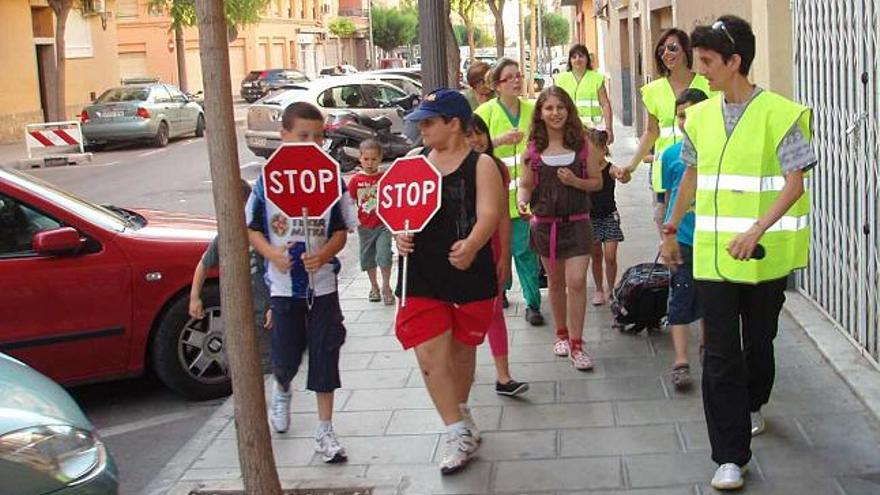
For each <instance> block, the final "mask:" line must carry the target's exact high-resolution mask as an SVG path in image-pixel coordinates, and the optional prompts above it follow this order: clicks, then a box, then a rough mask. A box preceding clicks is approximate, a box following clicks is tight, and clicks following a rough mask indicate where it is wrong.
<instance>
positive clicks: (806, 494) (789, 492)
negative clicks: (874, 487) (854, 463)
mask: <svg viewBox="0 0 880 495" xmlns="http://www.w3.org/2000/svg"><path fill="white" fill-rule="evenodd" d="M711 478H712V475H711V473H710V474H709V476H708V479H711ZM745 480H746V486H745V488H744V489H743V490H742V492H743V493H748V494H749V495H838V494H840V488H838V486H837V482H836V481H835V480H834V478H818V477H809V478H808V477H803V478H797V479H787V480H784V481H773V480H762V479H759V478H758V477H757V476H754V472H752V473H750V474H747V475H746V478H745ZM700 493H701V494H702V495H718V494H719V493H723V492H719V491H718V490H715V489H714V488H712V487H711V486H709V483H708V482H705V483H704V484H703V485H702V486H700ZM871 493H877V492H871Z"/></svg>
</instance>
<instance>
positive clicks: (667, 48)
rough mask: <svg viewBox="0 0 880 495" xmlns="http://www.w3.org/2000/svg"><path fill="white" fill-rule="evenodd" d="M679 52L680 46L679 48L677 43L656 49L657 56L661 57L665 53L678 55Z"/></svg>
mask: <svg viewBox="0 0 880 495" xmlns="http://www.w3.org/2000/svg"><path fill="white" fill-rule="evenodd" d="M679 50H681V46H679V45H678V43H667V44H665V45H660V46H658V47H657V55H659V56H661V57H662V56H663V54H664V53H666V52H669V53H678V51H679Z"/></svg>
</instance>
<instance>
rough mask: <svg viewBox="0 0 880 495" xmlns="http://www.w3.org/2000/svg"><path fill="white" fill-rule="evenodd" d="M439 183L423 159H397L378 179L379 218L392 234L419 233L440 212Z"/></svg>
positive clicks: (429, 164)
mask: <svg viewBox="0 0 880 495" xmlns="http://www.w3.org/2000/svg"><path fill="white" fill-rule="evenodd" d="M442 183H443V181H442V176H441V175H440V172H439V171H437V169H436V168H434V166H433V165H432V164H431V162H429V161H428V159H427V158H425V157H424V156H411V157H405V158H398V159H397V160H396V161H395V162H394V163H393V164H392V165H391V167H389V168H388V171H386V172H385V175H383V176H382V178H381V179H379V184H378V191H377V194H378V196H379V198H378V199H379V204H378V208H377V213H378V215H379V218H380V219H382V222H383V223H385V226H386V227H388V230H390V231H391V232H392V233H394V234H402V233H404V232H407V231H408V232H411V233H415V232H420V231H421V230H422V229H424V228H425V226H426V225H428V222H430V221H431V218H433V217H434V214H435V213H437V210H439V209H440V198H441V194H440V188H441V185H442ZM407 221H409V225H408V226H407Z"/></svg>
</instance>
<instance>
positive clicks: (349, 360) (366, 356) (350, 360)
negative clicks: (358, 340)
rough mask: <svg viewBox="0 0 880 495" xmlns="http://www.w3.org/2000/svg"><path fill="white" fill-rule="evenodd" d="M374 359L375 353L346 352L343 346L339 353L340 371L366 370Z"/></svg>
mask: <svg viewBox="0 0 880 495" xmlns="http://www.w3.org/2000/svg"><path fill="white" fill-rule="evenodd" d="M372 360H373V353H371V352H345V347H344V346H343V348H342V353H341V354H340V355H339V371H355V370H364V369H367V366H369V364H370V361H372ZM303 374H304V375H305V374H306V373H303ZM343 375H347V373H343Z"/></svg>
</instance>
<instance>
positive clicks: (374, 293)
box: [369, 289, 382, 302]
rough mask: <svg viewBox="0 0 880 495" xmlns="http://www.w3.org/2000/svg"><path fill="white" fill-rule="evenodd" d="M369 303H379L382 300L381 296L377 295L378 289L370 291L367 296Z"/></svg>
mask: <svg viewBox="0 0 880 495" xmlns="http://www.w3.org/2000/svg"><path fill="white" fill-rule="evenodd" d="M369 299H370V302H379V301H381V300H382V296H381V295H379V289H370V295H369Z"/></svg>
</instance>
